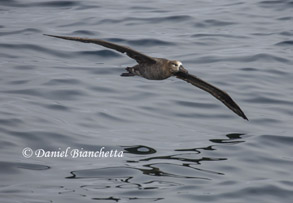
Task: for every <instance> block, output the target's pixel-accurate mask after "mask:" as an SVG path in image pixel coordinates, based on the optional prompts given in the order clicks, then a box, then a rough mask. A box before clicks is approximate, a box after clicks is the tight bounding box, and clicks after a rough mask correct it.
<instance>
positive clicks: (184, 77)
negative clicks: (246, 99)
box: [175, 72, 248, 120]
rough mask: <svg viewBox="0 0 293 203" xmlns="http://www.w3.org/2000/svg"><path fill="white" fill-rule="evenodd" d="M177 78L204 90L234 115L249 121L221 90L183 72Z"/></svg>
mask: <svg viewBox="0 0 293 203" xmlns="http://www.w3.org/2000/svg"><path fill="white" fill-rule="evenodd" d="M175 76H176V77H177V78H179V79H182V80H185V81H186V82H188V83H190V84H192V85H194V86H196V87H198V88H200V89H202V90H204V91H207V92H208V93H210V94H211V95H213V96H214V97H216V98H217V99H218V100H220V101H221V102H223V103H224V104H225V105H226V106H227V107H228V108H229V109H231V110H232V111H233V112H234V113H236V114H237V115H238V116H241V117H242V118H244V119H246V120H248V119H247V117H246V116H245V114H244V113H243V111H242V110H241V109H240V107H239V106H238V105H237V104H236V103H235V102H234V101H233V99H232V98H231V97H230V96H229V95H228V94H227V93H226V92H224V91H223V90H220V89H219V88H217V87H215V86H213V85H211V84H209V83H207V82H205V81H203V80H201V79H200V78H198V77H196V76H194V75H191V74H188V73H183V72H178V73H176V74H175Z"/></svg>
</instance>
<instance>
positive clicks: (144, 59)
mask: <svg viewBox="0 0 293 203" xmlns="http://www.w3.org/2000/svg"><path fill="white" fill-rule="evenodd" d="M44 35H46V36H49V37H56V38H60V39H66V40H73V41H79V42H84V43H93V44H98V45H101V46H104V47H107V48H110V49H115V50H116V51H119V52H121V53H126V54H127V55H128V56H129V57H130V58H133V59H134V60H136V62H137V63H149V64H154V63H156V60H155V59H154V58H152V57H150V56H147V55H145V54H142V53H140V52H138V51H136V50H133V49H131V48H129V47H127V46H121V45H119V44H115V43H112V42H107V41H104V40H100V39H89V38H81V37H68V36H58V35H47V34H44Z"/></svg>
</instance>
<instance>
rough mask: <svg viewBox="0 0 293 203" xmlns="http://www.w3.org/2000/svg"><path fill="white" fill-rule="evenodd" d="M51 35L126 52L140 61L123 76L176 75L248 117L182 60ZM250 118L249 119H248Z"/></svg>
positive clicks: (223, 93)
mask: <svg viewBox="0 0 293 203" xmlns="http://www.w3.org/2000/svg"><path fill="white" fill-rule="evenodd" d="M47 36H50V37H56V38H61V39H66V40H73V41H80V42H84V43H94V44H98V45H101V46H104V47H107V48H110V49H115V50H116V51H119V52H121V53H126V54H127V55H128V56H129V57H131V58H133V59H134V60H136V62H137V63H138V64H137V65H135V66H133V67H127V68H126V71H127V72H126V73H122V74H121V76H124V77H127V76H141V77H143V78H146V79H149V80H164V79H167V78H169V77H171V76H176V77H177V78H179V79H182V80H184V81H186V82H188V83H190V84H192V85H194V86H197V87H199V88H200V89H202V90H205V91H207V92H209V93H210V94H212V95H213V96H214V97H216V98H217V99H218V100H220V101H221V102H223V103H224V104H225V105H226V106H227V107H228V108H229V109H231V110H232V111H233V112H234V113H236V114H237V115H239V116H241V117H242V118H244V119H247V117H246V116H245V114H244V113H243V111H242V110H241V109H240V107H239V106H238V105H237V104H236V103H235V102H234V101H233V100H232V98H231V97H230V96H229V95H228V94H227V93H226V92H224V91H222V90H220V89H219V88H217V87H215V86H213V85H211V84H209V83H207V82H205V81H203V80H201V79H199V78H198V77H196V76H194V75H191V74H189V73H188V71H187V70H186V69H185V68H184V67H183V66H182V63H181V62H180V61H176V60H168V59H164V58H155V57H150V56H147V55H145V54H142V53H140V52H138V51H136V50H133V49H131V48H129V47H126V46H121V45H118V44H114V43H112V42H107V41H104V40H100V39H88V38H80V37H67V36H57V35H47ZM247 120H248V119H247Z"/></svg>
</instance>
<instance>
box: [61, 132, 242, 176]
mask: <svg viewBox="0 0 293 203" xmlns="http://www.w3.org/2000/svg"><path fill="white" fill-rule="evenodd" d="M243 135H244V134H241V133H230V134H227V135H226V137H227V138H224V139H210V140H209V142H211V143H212V144H211V145H209V146H205V147H196V148H186V149H174V152H175V153H174V152H173V153H172V154H171V155H159V156H156V154H158V152H157V150H156V149H154V148H152V147H148V146H143V145H135V146H122V147H123V148H124V156H125V157H127V156H129V157H130V158H128V160H126V164H125V165H126V166H120V167H119V166H117V167H106V168H96V169H88V170H80V171H72V172H71V174H72V176H70V177H67V178H70V179H72V178H73V179H75V178H118V177H124V178H125V177H128V178H130V179H132V178H134V177H135V176H139V174H140V175H142V174H143V175H147V176H152V177H154V176H155V177H170V178H183V179H200V180H211V179H212V178H213V176H214V175H216V176H218V175H221V176H222V175H225V174H224V173H223V172H221V171H215V170H213V169H211V170H210V169H206V168H207V167H203V166H204V165H205V163H207V162H222V161H225V160H227V159H228V157H219V156H217V153H216V151H217V150H218V149H217V148H218V146H219V145H235V144H240V143H243V142H245V141H244V140H243V137H242V136H243ZM219 150H220V149H219ZM210 152H212V153H210ZM165 153H166V152H165ZM205 153H207V154H213V156H211V155H208V156H205ZM127 154H128V155H127ZM220 154H221V153H220Z"/></svg>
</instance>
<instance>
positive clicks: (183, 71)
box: [179, 65, 188, 74]
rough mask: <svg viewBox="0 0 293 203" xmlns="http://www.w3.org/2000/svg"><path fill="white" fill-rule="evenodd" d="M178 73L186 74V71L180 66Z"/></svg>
mask: <svg viewBox="0 0 293 203" xmlns="http://www.w3.org/2000/svg"><path fill="white" fill-rule="evenodd" d="M179 72H182V73H186V74H187V73H188V71H187V70H186V69H185V68H184V67H183V66H182V65H181V66H180V67H179Z"/></svg>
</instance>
